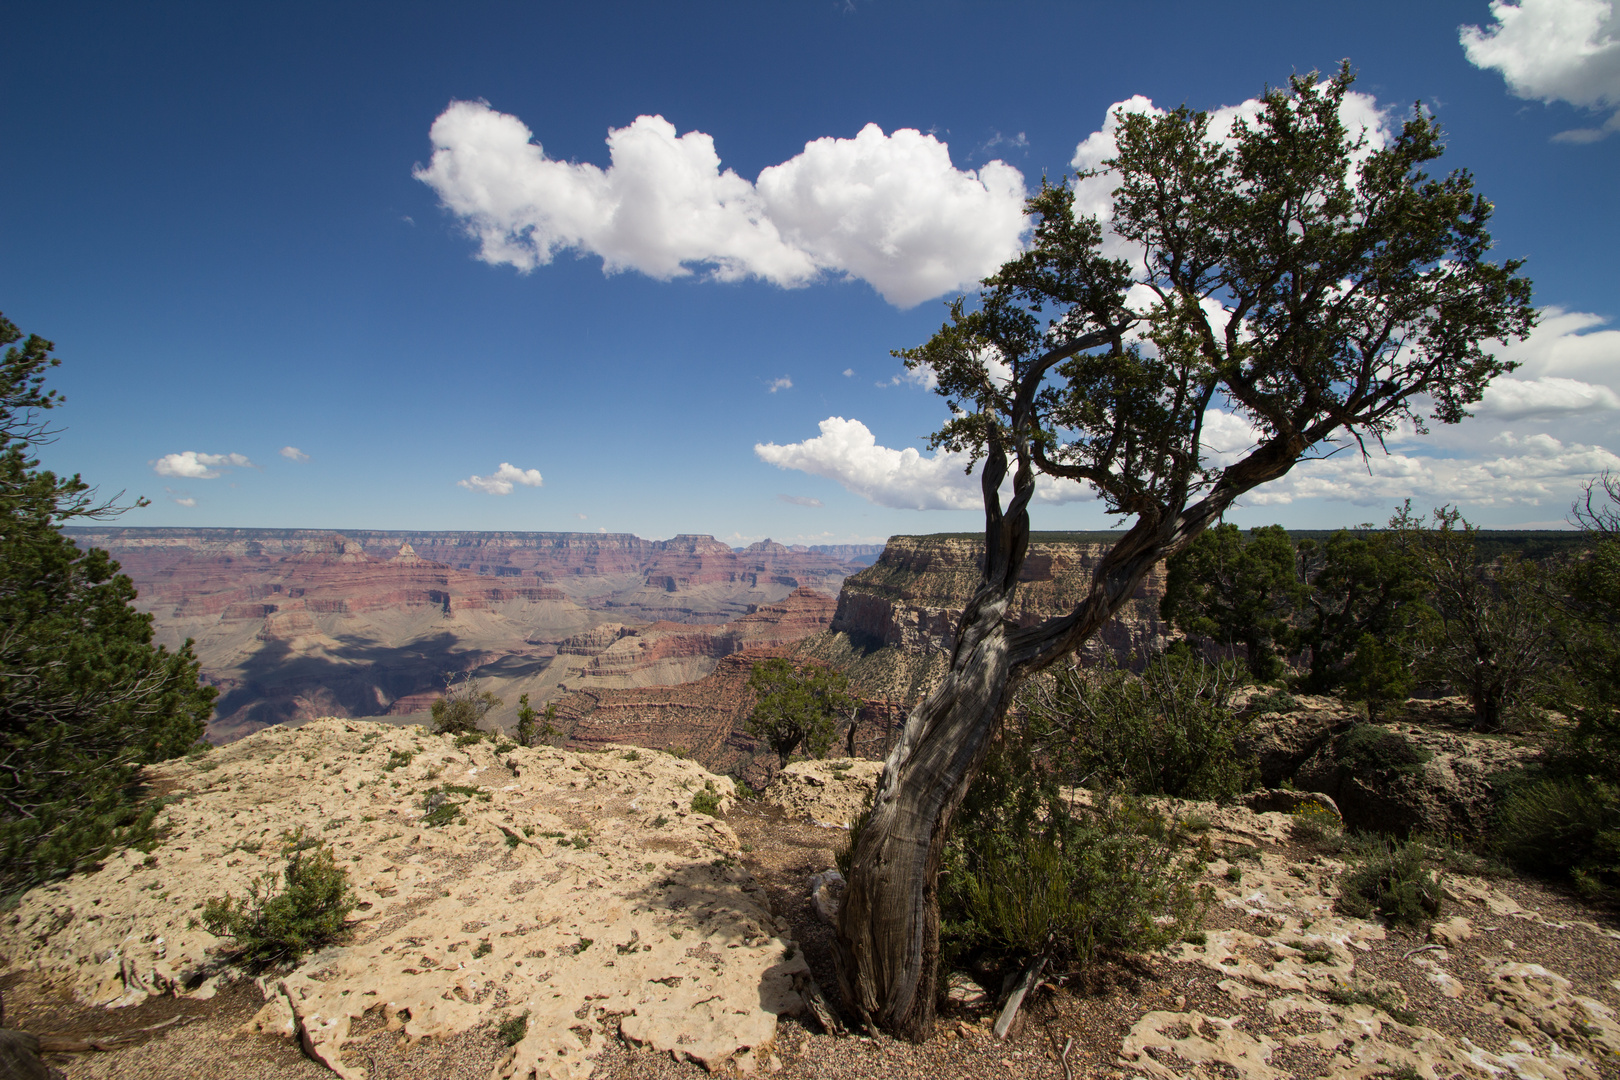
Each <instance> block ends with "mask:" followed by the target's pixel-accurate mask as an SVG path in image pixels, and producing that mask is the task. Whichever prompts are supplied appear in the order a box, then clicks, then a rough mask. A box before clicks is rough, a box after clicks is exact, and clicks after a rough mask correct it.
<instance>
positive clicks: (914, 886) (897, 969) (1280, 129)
mask: <svg viewBox="0 0 1620 1080" xmlns="http://www.w3.org/2000/svg"><path fill="white" fill-rule="evenodd" d="M1351 81H1352V77H1351V75H1350V73H1349V70H1348V67H1346V68H1345V69H1343V70H1341V71H1340V72H1339V73H1338V74H1337V75H1336V76H1334V77H1333V78H1331V79H1327V80H1325V81H1322V82H1318V79H1317V77H1316V75H1315V74H1314V73H1313V74H1311V75H1308V76H1304V77H1297V78H1294V79H1292V80H1290V86H1289V88H1288V89H1277V90H1271V91H1268V92H1267V93H1266V94H1264V95H1263V97H1262V99H1261V107H1260V109H1259V110H1258V112H1257V114H1256V115H1255V116H1254V117H1253V118H1252V119H1250V120H1247V121H1239V122H1238V123H1237V124H1236V125H1235V127H1234V130H1233V132H1232V135H1231V137H1230V138H1229V139H1226V140H1216V139H1214V138H1212V137H1211V136H1210V133H1209V126H1210V122H1209V117H1208V116H1207V115H1206V114H1204V113H1200V112H1194V111H1192V110H1190V109H1187V108H1185V107H1183V108H1180V109H1177V110H1175V111H1173V112H1171V113H1168V114H1166V115H1161V116H1150V115H1142V114H1126V115H1122V116H1121V117H1120V118H1119V119H1120V123H1119V129H1118V147H1119V149H1118V153H1117V156H1116V157H1115V158H1114V159H1112V160H1111V161H1110V162H1108V163H1106V165H1107V168H1108V169H1109V170H1110V172H1111V173H1112V174H1113V176H1114V177H1115V178H1116V179H1117V182H1118V186H1117V187H1116V189H1115V191H1114V206H1113V218H1112V222H1111V227H1112V229H1113V230H1114V232H1115V233H1116V234H1117V235H1118V236H1119V237H1120V238H1121V239H1123V240H1124V241H1125V242H1126V244H1127V245H1129V246H1130V247H1131V248H1133V249H1134V250H1135V251H1136V253H1137V255H1136V257H1135V258H1134V259H1133V260H1131V261H1121V260H1114V259H1110V258H1107V257H1105V256H1104V254H1103V251H1102V241H1103V225H1102V224H1101V223H1099V222H1098V221H1096V220H1095V219H1092V218H1089V217H1083V216H1077V215H1076V214H1075V212H1074V196H1073V192H1072V191H1071V189H1070V188H1068V187H1066V186H1048V185H1044V184H1043V186H1042V189H1041V191H1040V192H1039V194H1037V195H1036V196H1035V197H1034V198H1032V199H1031V200H1030V204H1029V210H1030V212H1031V214H1032V215H1033V217H1034V219H1035V229H1034V235H1033V238H1032V243H1031V244H1030V246H1029V248H1028V250H1027V251H1026V252H1025V253H1024V254H1023V255H1021V256H1020V257H1018V258H1016V259H1014V260H1012V261H1011V262H1009V263H1007V264H1006V265H1005V266H1003V267H1002V268H1001V270H1000V271H999V272H997V273H996V274H995V275H994V276H993V277H990V278H988V279H986V281H985V282H984V286H983V288H982V290H981V291H980V293H979V296H978V300H977V303H975V304H971V305H970V304H968V303H966V302H962V301H959V302H957V303H955V304H954V305H953V306H952V307H951V310H950V317H949V320H948V321H947V322H946V323H945V325H944V326H943V327H942V328H941V329H940V331H939V333H937V334H936V335H935V336H934V337H933V338H932V339H930V340H929V341H928V342H927V343H926V344H924V345H922V346H920V347H918V348H915V349H908V350H905V351H904V352H902V353H901V354H900V355H901V356H903V358H904V359H905V361H906V363H907V364H908V365H910V366H912V367H918V366H921V365H927V366H928V367H929V368H931V369H932V370H933V372H934V373H935V374H936V376H937V377H938V380H939V392H940V393H941V394H942V395H944V396H945V397H946V398H948V399H949V401H950V403H951V406H952V418H951V419H950V420H949V421H948V422H947V423H946V424H945V425H944V427H942V428H941V429H940V430H939V432H937V433H936V434H935V436H934V438H933V443H934V445H935V446H936V447H946V448H948V449H950V450H954V451H965V452H967V453H969V454H970V455H972V457H973V458H974V459H975V461H982V462H983V469H982V477H981V485H982V492H983V498H984V508H985V555H984V564H983V572H982V576H981V579H980V582H979V585H978V587H977V590H976V591H975V592H974V594H973V596H972V597H971V598H970V599H969V600H968V602H967V604H966V607H965V609H964V611H963V613H962V617H961V622H960V624H959V626H958V630H957V634H956V639H955V644H954V646H953V649H952V651H951V656H950V666H949V668H948V670H947V672H946V674H945V676H944V678H943V679H942V681H941V682H940V683H939V685H938V686H937V687H936V688H935V689H934V690H933V692H932V693H930V694H929V695H928V697H927V698H926V699H925V700H924V701H923V702H922V703H921V704H920V705H918V707H917V708H916V709H915V710H914V711H913V712H912V714H911V716H910V717H909V718H908V720H907V722H906V726H905V730H904V732H903V733H902V735H901V737H900V740H899V742H898V744H897V745H896V746H895V747H894V749H893V751H892V752H891V753H890V755H889V757H888V760H887V762H886V765H885V770H884V773H883V777H882V781H881V783H880V785H879V788H878V792H877V796H876V799H875V802H874V806H873V810H872V814H871V817H870V820H869V822H868V824H867V825H866V827H865V828H864V829H863V831H862V832H861V835H860V837H859V838H858V841H857V842H856V845H855V851H854V853H853V863H852V867H851V873H850V880H849V888H848V891H847V892H846V894H845V897H844V900H843V903H842V906H841V909H840V914H839V924H838V930H837V935H836V955H837V960H838V971H839V982H840V986H841V989H842V991H843V997H844V1001H845V1003H846V1005H847V1006H848V1007H849V1008H851V1009H852V1010H853V1011H854V1012H855V1013H856V1014H857V1015H858V1017H859V1018H860V1019H861V1020H862V1021H864V1022H865V1023H867V1024H871V1025H876V1026H879V1027H882V1028H885V1029H887V1030H889V1031H891V1032H894V1033H895V1034H898V1035H901V1036H903V1037H908V1038H913V1039H919V1038H923V1037H926V1036H927V1034H928V1033H929V1031H930V1030H931V1029H932V1026H933V1019H934V987H935V985H936V982H935V974H936V972H935V968H936V965H937V961H938V951H939V942H938V927H939V915H938V905H937V903H936V897H935V884H936V880H935V879H936V876H937V872H938V868H939V864H940V857H941V854H942V851H943V846H944V841H945V836H946V832H947V830H948V828H949V825H950V819H951V814H952V812H953V811H954V810H955V808H956V807H957V805H958V804H959V803H960V802H961V800H962V797H963V795H964V794H965V793H966V791H967V789H968V787H969V785H970V784H971V783H972V780H973V776H974V774H975V772H976V771H977V770H978V767H979V764H980V762H981V761H982V760H983V758H984V755H985V752H986V750H987V748H988V747H989V745H990V740H991V737H992V736H993V734H994V733H995V731H996V729H997V727H998V725H999V723H1000V721H1001V718H1002V715H1003V713H1004V712H1005V710H1006V707H1007V704H1008V701H1009V700H1010V698H1011V696H1012V694H1013V692H1014V690H1015V689H1016V688H1017V686H1018V685H1019V683H1020V682H1021V681H1022V680H1024V679H1026V678H1028V677H1029V676H1031V675H1033V674H1034V673H1036V672H1038V671H1040V670H1041V669H1042V668H1044V667H1046V666H1047V665H1049V664H1051V663H1053V662H1054V661H1056V660H1058V659H1059V658H1061V657H1064V656H1067V655H1068V654H1069V653H1071V652H1072V651H1073V650H1074V649H1075V648H1076V646H1078V645H1079V644H1080V643H1082V642H1084V641H1085V640H1086V639H1087V638H1089V637H1090V636H1091V635H1092V634H1094V633H1095V632H1096V631H1097V629H1098V628H1099V627H1100V626H1101V625H1102V624H1103V623H1104V622H1105V621H1107V620H1108V619H1109V618H1110V617H1112V616H1113V614H1114V613H1115V612H1116V611H1117V610H1118V609H1119V608H1120V606H1121V605H1123V604H1124V603H1125V602H1126V601H1127V600H1128V599H1129V598H1130V597H1131V596H1132V595H1133V594H1135V592H1136V590H1137V587H1138V586H1139V585H1140V584H1141V582H1142V580H1143V578H1144V577H1145V576H1146V575H1147V573H1148V571H1149V570H1150V569H1152V567H1153V566H1154V565H1156V564H1157V563H1158V562H1159V561H1160V560H1162V559H1164V558H1167V557H1169V556H1171V555H1174V554H1176V553H1177V552H1179V551H1181V550H1183V549H1184V548H1186V546H1187V545H1188V544H1190V543H1191V542H1192V541H1193V539H1194V538H1195V537H1197V536H1198V534H1199V533H1200V532H1202V531H1203V530H1204V529H1205V528H1207V527H1208V526H1209V525H1210V524H1211V523H1213V522H1215V521H1217V520H1219V519H1220V517H1221V515H1222V513H1223V512H1224V511H1225V510H1226V509H1227V508H1228V507H1229V506H1231V505H1232V503H1233V500H1235V499H1237V498H1238V497H1239V496H1241V495H1243V494H1244V493H1245V492H1248V491H1252V490H1254V489H1255V488H1256V487H1259V486H1260V485H1262V484H1265V483H1268V482H1270V481H1273V480H1276V479H1278V478H1280V477H1282V476H1284V475H1285V474H1286V473H1287V472H1288V471H1289V470H1290V469H1292V468H1293V467H1294V465H1295V464H1296V463H1298V462H1299V461H1301V460H1302V459H1304V458H1306V457H1308V456H1312V455H1314V454H1319V453H1321V452H1323V448H1325V447H1327V446H1329V445H1330V444H1334V443H1336V442H1342V441H1343V440H1352V441H1355V442H1358V443H1360V444H1361V445H1363V446H1365V445H1366V443H1367V442H1368V441H1372V442H1374V443H1376V442H1377V441H1378V439H1379V438H1380V437H1381V436H1382V435H1384V434H1385V433H1386V432H1388V431H1390V430H1391V429H1392V428H1393V427H1394V426H1395V425H1396V424H1397V423H1400V422H1403V421H1404V422H1408V423H1411V424H1413V425H1414V426H1416V427H1417V428H1418V429H1419V430H1422V429H1423V426H1424V420H1425V417H1424V415H1423V414H1424V412H1427V413H1428V418H1430V419H1433V420H1436V421H1439V422H1441V423H1447V424H1450V423H1456V422H1457V421H1459V420H1461V419H1462V418H1463V417H1464V416H1466V415H1467V406H1468V405H1469V404H1470V403H1471V402H1474V401H1477V400H1479V398H1480V395H1481V393H1482V392H1483V390H1484V388H1485V385H1486V384H1487V383H1488V382H1489V381H1490V380H1491V378H1492V377H1494V376H1495V375H1497V374H1499V373H1501V372H1503V371H1505V370H1508V368H1509V366H1510V365H1508V364H1506V363H1504V362H1503V361H1500V360H1497V359H1496V358H1495V357H1494V356H1492V355H1491V353H1490V352H1489V351H1487V350H1486V349H1484V348H1482V347H1481V342H1483V341H1488V340H1491V339H1497V340H1505V339H1507V338H1509V337H1514V336H1523V335H1524V334H1526V333H1527V332H1528V330H1529V328H1530V327H1531V325H1532V323H1533V312H1532V309H1531V307H1530V283H1529V282H1528V281H1527V280H1526V279H1524V278H1523V277H1520V276H1519V275H1518V274H1517V270H1518V269H1519V263H1517V262H1508V263H1505V264H1502V265H1497V264H1494V263H1492V262H1490V261H1488V260H1487V258H1486V255H1487V252H1488V250H1489V248H1490V236H1489V233H1488V232H1487V229H1486V226H1487V222H1488V219H1489V217H1490V214H1491V204H1490V203H1489V202H1488V201H1487V200H1486V199H1485V198H1484V197H1482V196H1480V195H1478V194H1476V193H1475V192H1474V190H1473V182H1472V180H1471V178H1470V177H1469V175H1468V174H1467V173H1465V172H1455V173H1452V174H1450V175H1449V176H1446V177H1444V178H1440V179H1432V178H1430V177H1428V176H1427V175H1425V173H1424V172H1423V168H1424V166H1425V165H1426V163H1428V162H1430V161H1433V160H1434V159H1436V158H1438V157H1439V156H1440V154H1441V144H1440V132H1439V128H1438V126H1437V125H1436V124H1435V123H1434V121H1433V120H1432V119H1431V118H1429V117H1428V116H1427V115H1425V114H1424V113H1423V112H1422V111H1421V109H1420V110H1417V111H1415V112H1414V115H1413V116H1412V117H1411V119H1409V120H1408V121H1407V122H1406V123H1405V125H1404V126H1403V128H1402V130H1401V131H1400V133H1399V134H1398V135H1396V136H1394V137H1393V138H1392V139H1391V140H1390V142H1389V144H1388V145H1387V146H1383V147H1381V148H1374V147H1372V146H1369V145H1367V144H1366V143H1365V142H1364V141H1363V140H1361V139H1360V138H1358V137H1357V136H1355V135H1352V134H1351V133H1350V132H1348V131H1347V130H1346V127H1345V125H1344V123H1343V122H1342V120H1341V118H1340V116H1341V113H1340V106H1341V104H1342V103H1343V101H1344V97H1345V94H1346V93H1347V91H1348V90H1349V87H1350V83H1351ZM1141 297H1146V298H1149V299H1146V300H1145V301H1143V300H1140V299H1138V298H1141ZM1217 409H1218V410H1223V411H1226V412H1229V413H1231V414H1234V415H1236V416H1238V417H1240V418H1242V419H1243V420H1245V421H1246V422H1247V423H1248V424H1249V425H1250V426H1251V427H1252V428H1253V429H1254V437H1253V443H1252V445H1251V446H1250V448H1249V449H1248V450H1247V451H1246V452H1243V453H1241V454H1240V455H1239V456H1238V457H1237V460H1234V461H1231V463H1230V464H1225V465H1222V464H1221V463H1220V462H1219V461H1217V460H1216V459H1215V458H1214V457H1213V456H1212V453H1211V448H1210V447H1209V446H1207V445H1206V442H1205V438H1204V434H1205V429H1204V425H1205V417H1206V414H1208V413H1209V412H1210V411H1211V410H1217ZM1216 449H1219V450H1224V451H1230V450H1233V449H1235V448H1233V447H1224V446H1223V447H1218V448H1216ZM1037 473H1045V474H1046V475H1047V476H1050V477H1054V478H1063V479H1069V480H1075V481H1079V482H1082V483H1086V484H1090V485H1091V486H1092V487H1094V488H1095V489H1096V491H1097V492H1098V494H1099V496H1100V497H1101V499H1102V501H1103V503H1104V505H1105V506H1106V507H1107V508H1108V510H1109V511H1110V512H1112V513H1116V514H1120V515H1122V516H1125V517H1128V518H1131V519H1133V521H1132V524H1131V525H1130V527H1129V528H1128V529H1127V530H1126V531H1125V533H1124V534H1123V535H1122V536H1121V537H1120V539H1119V540H1118V541H1117V542H1116V543H1115V544H1114V546H1113V547H1112V549H1110V551H1109V552H1108V553H1107V554H1106V555H1105V556H1104V557H1103V559H1102V560H1101V562H1100V563H1099V565H1098V567H1097V570H1096V573H1095V575H1094V577H1093V580H1092V583H1091V587H1090V590H1089V592H1088V594H1087V595H1086V597H1085V598H1084V599H1083V600H1082V601H1081V602H1080V603H1079V604H1077V605H1076V606H1075V608H1074V609H1073V610H1072V611H1069V612H1067V613H1066V614H1064V615H1061V616H1059V617H1056V618H1053V619H1050V620H1048V621H1046V622H1044V623H1041V624H1039V625H1036V626H1030V627H1025V628H1019V627H1016V626H1014V625H1012V624H1011V623H1010V622H1008V621H1007V619H1006V617H1005V616H1006V613H1007V611H1008V608H1009V606H1010V604H1011V602H1012V599H1013V596H1014V593H1015V591H1016V589H1017V583H1018V575H1019V570H1020V568H1021V567H1022V565H1023V562H1024V557H1025V554H1026V551H1027V548H1028V544H1029V513H1028V510H1029V501H1030V498H1031V496H1032V495H1033V494H1034V491H1035V477H1036V474H1037ZM1009 484H1010V487H1011V493H1010V495H1009V496H1008V497H1007V498H1006V500H1005V502H1004V501H1003V497H1002V488H1003V486H1004V485H1009Z"/></svg>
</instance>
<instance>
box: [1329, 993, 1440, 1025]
mask: <svg viewBox="0 0 1620 1080" xmlns="http://www.w3.org/2000/svg"><path fill="white" fill-rule="evenodd" d="M1327 999H1328V1000H1329V1001H1331V1002H1333V1004H1335V1005H1371V1006H1372V1007H1373V1008H1375V1009H1378V1010H1380V1011H1381V1012H1383V1013H1385V1014H1387V1015H1388V1016H1389V1018H1390V1019H1392V1020H1394V1021H1395V1022H1396V1023H1399V1024H1406V1025H1407V1026H1409V1027H1410V1026H1413V1025H1416V1024H1417V1023H1418V1016H1417V1014H1416V1013H1414V1012H1412V1011H1411V1010H1410V1009H1406V1008H1403V1007H1402V1005H1401V999H1400V997H1399V995H1397V994H1396V993H1394V992H1393V991H1390V990H1363V989H1358V988H1356V987H1348V986H1339V987H1335V988H1334V989H1332V990H1329V991H1328V994H1327Z"/></svg>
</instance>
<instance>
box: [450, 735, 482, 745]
mask: <svg viewBox="0 0 1620 1080" xmlns="http://www.w3.org/2000/svg"><path fill="white" fill-rule="evenodd" d="M483 741H484V733H483V732H482V731H469V732H467V734H465V735H457V736H456V745H457V746H458V747H460V746H471V745H472V744H473V743H480V742H483Z"/></svg>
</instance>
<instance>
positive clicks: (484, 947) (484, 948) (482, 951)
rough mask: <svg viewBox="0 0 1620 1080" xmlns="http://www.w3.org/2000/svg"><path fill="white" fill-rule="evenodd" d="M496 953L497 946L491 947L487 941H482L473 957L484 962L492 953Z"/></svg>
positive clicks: (474, 950)
mask: <svg viewBox="0 0 1620 1080" xmlns="http://www.w3.org/2000/svg"><path fill="white" fill-rule="evenodd" d="M494 951H495V946H493V945H491V944H490V943H489V942H487V941H480V942H479V943H478V947H477V948H475V949H473V951H472V956H473V959H474V960H482V959H483V958H484V957H486V956H488V955H489V954H490V953H492V952H494Z"/></svg>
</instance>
